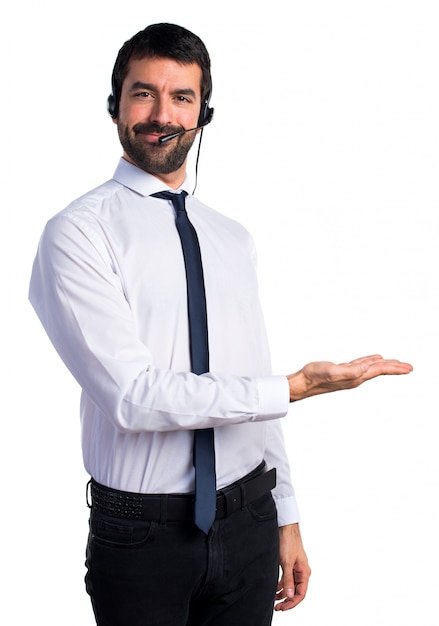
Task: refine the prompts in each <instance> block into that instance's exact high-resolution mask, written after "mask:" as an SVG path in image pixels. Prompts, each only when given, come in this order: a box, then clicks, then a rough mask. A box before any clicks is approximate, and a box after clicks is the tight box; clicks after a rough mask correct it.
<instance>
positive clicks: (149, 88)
mask: <svg viewBox="0 0 439 626" xmlns="http://www.w3.org/2000/svg"><path fill="white" fill-rule="evenodd" d="M138 89H145V90H146V91H157V87H155V86H154V85H153V84H152V83H143V82H142V81H140V80H137V81H136V82H135V83H133V84H132V85H131V87H130V89H129V91H130V92H133V91H137V90H138ZM172 94H174V95H177V94H178V95H182V96H190V97H192V98H194V99H196V98H197V94H196V93H195V91H194V90H193V89H189V88H184V87H182V88H181V89H174V90H173V91H172Z"/></svg>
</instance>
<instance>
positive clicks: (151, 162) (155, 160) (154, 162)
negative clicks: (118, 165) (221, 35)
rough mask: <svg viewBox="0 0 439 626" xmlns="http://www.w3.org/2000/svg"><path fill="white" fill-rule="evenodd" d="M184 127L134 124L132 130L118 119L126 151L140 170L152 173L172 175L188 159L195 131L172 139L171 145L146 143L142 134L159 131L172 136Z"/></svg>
mask: <svg viewBox="0 0 439 626" xmlns="http://www.w3.org/2000/svg"><path fill="white" fill-rule="evenodd" d="M182 130H184V128H183V127H182V126H160V125H159V124H153V123H152V124H135V125H134V126H133V129H132V132H130V130H129V128H128V126H125V125H123V124H121V123H120V122H118V124H117V132H118V134H119V140H120V143H121V144H122V147H123V149H124V150H125V152H126V154H127V155H128V156H129V157H130V158H131V159H132V161H133V162H134V163H135V164H136V165H137V167H140V169H142V170H144V171H145V172H148V173H149V174H153V175H154V174H171V173H172V172H175V171H177V170H178V169H179V168H180V167H181V166H182V165H183V163H184V162H185V160H186V157H187V154H188V152H189V150H190V149H191V147H192V144H193V143H194V140H195V136H196V131H194V133H185V134H184V135H181V136H180V137H176V138H175V139H171V140H170V142H169V145H168V144H167V143H166V144H163V145H162V144H160V143H154V144H151V143H147V142H146V141H145V140H144V138H143V137H142V134H144V133H158V134H160V135H170V134H171V133H178V132H181V131H182Z"/></svg>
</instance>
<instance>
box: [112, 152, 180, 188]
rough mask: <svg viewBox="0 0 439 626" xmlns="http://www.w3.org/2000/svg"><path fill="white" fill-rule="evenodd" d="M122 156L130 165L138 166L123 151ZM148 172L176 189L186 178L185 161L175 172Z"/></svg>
mask: <svg viewBox="0 0 439 626" xmlns="http://www.w3.org/2000/svg"><path fill="white" fill-rule="evenodd" d="M123 158H124V159H125V161H128V163H131V165H135V166H136V167H139V166H138V165H137V163H135V162H134V161H133V159H131V157H129V156H128V154H127V153H126V152H125V151H124V153H123ZM139 169H142V168H139ZM148 174H151V176H154V177H155V178H158V179H159V180H161V181H162V182H163V183H165V185H166V186H167V187H170V188H171V189H178V188H179V187H181V185H182V184H183V182H184V179H185V178H186V161H185V162H184V163H183V165H182V166H181V167H179V168H178V170H176V171H175V172H170V173H169V174H153V173H152V172H148Z"/></svg>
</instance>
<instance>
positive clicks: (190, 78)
mask: <svg viewBox="0 0 439 626" xmlns="http://www.w3.org/2000/svg"><path fill="white" fill-rule="evenodd" d="M201 79H202V72H201V68H200V66H199V65H198V64H197V63H188V64H183V63H179V62H178V61H175V60H174V59H166V58H150V57H145V58H143V59H131V60H130V62H129V64H128V73H127V75H126V78H125V80H124V82H123V88H124V87H125V88H127V89H130V86H131V85H133V84H134V83H136V82H143V83H148V84H152V85H154V86H156V87H157V89H167V88H168V89H173V90H175V89H178V88H181V89H188V88H191V89H193V90H194V91H195V93H196V94H197V95H199V94H200V92H201Z"/></svg>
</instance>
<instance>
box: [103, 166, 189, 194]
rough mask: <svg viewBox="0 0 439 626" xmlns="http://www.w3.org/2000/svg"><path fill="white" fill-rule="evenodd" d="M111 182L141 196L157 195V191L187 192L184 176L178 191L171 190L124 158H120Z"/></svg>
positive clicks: (186, 182) (187, 187) (187, 186)
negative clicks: (115, 182) (113, 181)
mask: <svg viewBox="0 0 439 626" xmlns="http://www.w3.org/2000/svg"><path fill="white" fill-rule="evenodd" d="M113 180H115V181H117V182H118V183H120V184H121V185H123V186H124V187H128V188H129V189H132V190H133V191H135V192H136V193H139V194H140V195H142V196H150V195H151V194H153V193H157V192H158V191H165V190H169V191H174V192H175V191H183V190H184V191H187V192H188V193H190V191H189V181H188V177H187V174H186V177H185V179H184V181H183V184H182V185H181V187H179V189H178V190H176V189H171V187H168V186H167V185H165V183H164V182H163V181H161V180H159V179H158V178H156V177H155V176H153V175H152V174H148V172H144V171H143V170H141V169H140V168H139V167H137V166H136V165H133V164H132V163H129V162H128V161H126V160H125V159H124V158H122V157H121V159H120V161H119V164H118V166H117V167H116V171H115V172H114V175H113Z"/></svg>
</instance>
